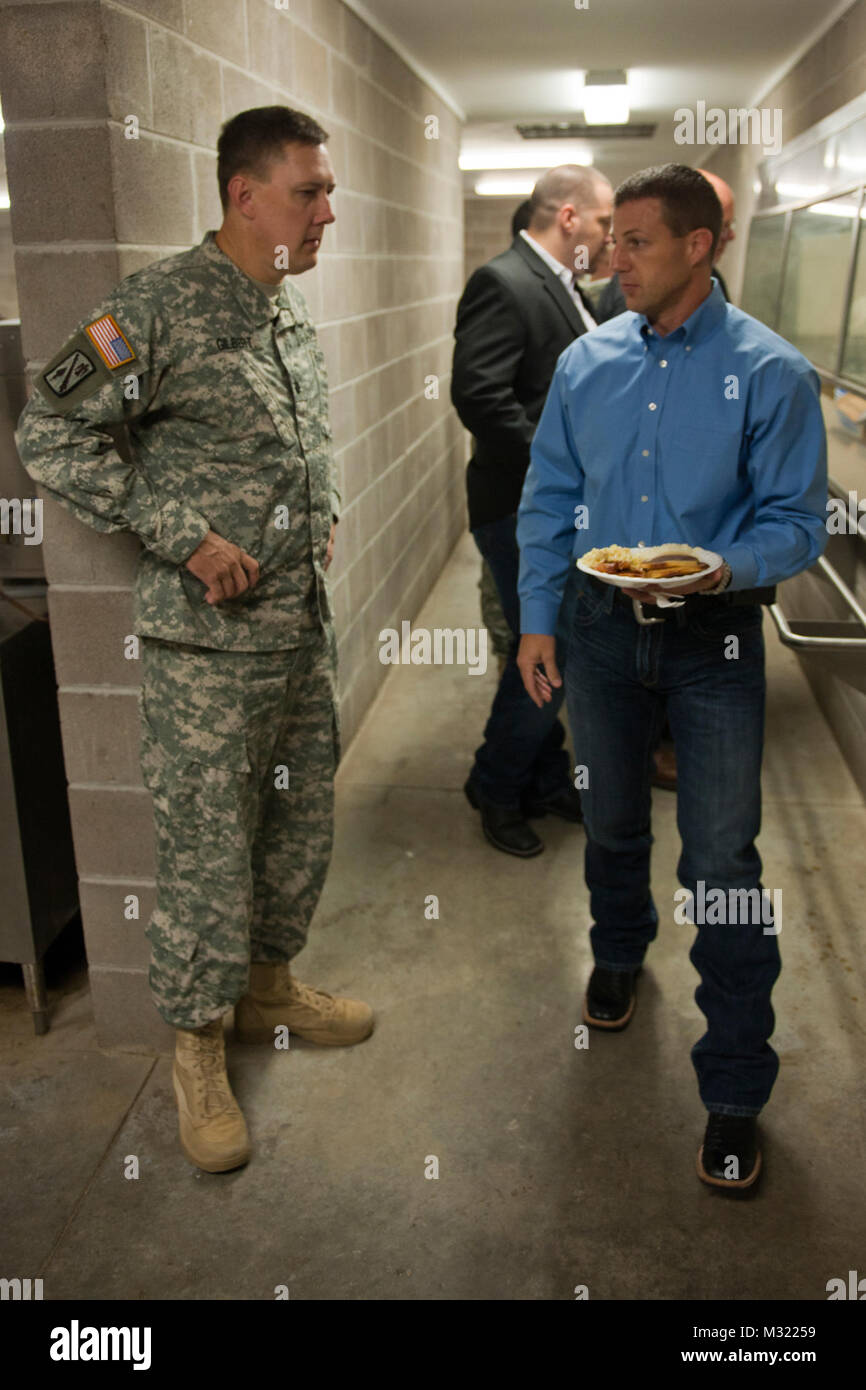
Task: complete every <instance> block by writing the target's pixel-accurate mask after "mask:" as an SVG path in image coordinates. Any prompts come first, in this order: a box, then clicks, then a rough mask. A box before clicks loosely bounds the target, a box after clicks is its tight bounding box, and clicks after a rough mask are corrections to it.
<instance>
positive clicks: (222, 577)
mask: <svg viewBox="0 0 866 1390" xmlns="http://www.w3.org/2000/svg"><path fill="white" fill-rule="evenodd" d="M186 567H187V569H188V570H190V571H191V572H192V573H193V574H194V575H195V577H196V579H200V580H201V581H202V583H203V584H206V585H207V593H206V594H205V598H206V600H207V602H208V603H222V601H223V599H227V598H236V597H237V595H238V594H242V593H244V591H245V590H246V589H252V588H253V587H254V585H255V584H257V583H258V578H259V562H258V560H254V559H253V557H252V555H248V554H247V552H246V551H245V550H241V548H240V546H237V545H232V543H231V541H227V540H225V539H224V538H223V537H222V536H219V535H217V533H216V531H208V533H207V535H206V536H205V538H204V540H203V541H202V542H201V544H200V545H199V546H198V547H197V548H196V549H195V550H194V551H193V553H192V554H191V555H190V557H189V559H188V560H187V562H186Z"/></svg>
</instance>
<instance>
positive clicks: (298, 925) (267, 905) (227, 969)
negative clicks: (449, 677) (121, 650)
mask: <svg viewBox="0 0 866 1390" xmlns="http://www.w3.org/2000/svg"><path fill="white" fill-rule="evenodd" d="M335 656H336V650H335V643H334V639H333V631H332V630H331V631H329V632H328V633H326V634H323V635H322V637H321V639H320V640H319V641H318V642H317V643H316V644H315V645H307V646H304V647H302V648H298V649H296V650H295V651H275V652H256V653H239V652H220V651H204V650H201V649H199V648H195V647H191V646H186V645H181V644H174V643H169V642H161V641H154V640H151V639H147V638H146V639H145V640H144V641H143V642H142V650H141V659H142V686H141V691H140V694H139V710H140V714H141V724H142V745H141V765H142V773H143V775H144V781H145V785H146V786H147V787H148V788H149V790H150V792H151V794H152V797H153V809H154V821H155V829H156V856H157V902H156V908H155V911H154V913H153V916H152V918H151V921H150V924H149V926H148V929H147V935H148V938H149V940H150V944H151V967H150V986H151V990H152V993H153V998H154V1002H155V1004H156V1007H157V1009H158V1010H159V1012H160V1014H161V1015H162V1017H163V1019H164V1020H165V1022H166V1023H167V1024H169V1025H170V1026H171V1027H173V1028H199V1027H202V1026H203V1025H204V1024H205V1023H208V1022H210V1020H211V1019H213V1018H218V1017H219V1016H220V1015H221V1014H223V1013H225V1012H226V1011H227V1010H228V1009H230V1008H231V1007H232V1006H233V1005H234V1004H235V1003H236V1001H237V1000H238V999H239V998H240V996H241V995H242V994H243V993H245V991H246V989H247V987H248V984H249V962H250V960H251V959H252V960H253V961H278V960H290V959H291V958H292V957H293V956H295V955H296V954H297V953H298V951H300V950H301V948H302V947H303V945H304V944H305V942H306V938H307V929H308V926H309V922H310V919H311V917H312V915H313V912H314V911H315V908H316V904H317V902H318V900H319V895H320V893H321V891H322V885H323V883H324V879H325V874H326V871H327V868H328V863H329V860H330V855H331V843H332V826H333V779H334V772H335V769H336V766H337V763H338V762H339V757H340V742H339V740H340V734H339V715H338V711H337V701H336V688H335V670H336V661H335ZM282 769H285V772H283V771H282ZM278 782H287V785H284V786H281V785H278V784H277V783H278Z"/></svg>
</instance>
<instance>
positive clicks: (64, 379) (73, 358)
mask: <svg viewBox="0 0 866 1390" xmlns="http://www.w3.org/2000/svg"><path fill="white" fill-rule="evenodd" d="M95 371H96V366H95V364H94V363H93V362H92V361H91V359H90V358H89V357H87V356H85V354H84V353H83V352H81V350H80V349H79V348H74V349H73V351H72V352H70V353H69V355H68V357H64V358H63V361H62V362H58V363H57V366H56V367H52V369H51V371H49V372H46V373H45V376H44V378H43V379H44V381H45V383H46V385H47V386H48V387H49V388H50V389H51V390H52V391H53V392H54V394H55V396H68V395H69V393H70V391H74V390H75V388H76V386H78V385H79V384H80V383H81V382H82V381H84V379H85V377H88V376H92V375H93V373H94V372H95Z"/></svg>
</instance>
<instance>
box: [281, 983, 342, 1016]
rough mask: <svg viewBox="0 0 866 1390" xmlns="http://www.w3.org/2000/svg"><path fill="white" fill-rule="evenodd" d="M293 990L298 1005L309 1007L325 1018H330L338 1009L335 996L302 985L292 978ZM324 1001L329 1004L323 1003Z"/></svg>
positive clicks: (322, 990)
mask: <svg viewBox="0 0 866 1390" xmlns="http://www.w3.org/2000/svg"><path fill="white" fill-rule="evenodd" d="M292 988H293V990H294V993H295V997H296V999H297V1000H298V1003H300V1004H306V1005H308V1007H309V1008H311V1009H314V1010H315V1012H316V1013H317V1014H321V1015H322V1016H323V1017H324V1018H330V1016H331V1014H332V1013H333V1012H334V1010H335V1008H336V1007H337V1001H336V999H335V998H334V996H333V994H328V992H327V990H324V989H313V987H312V986H311V985H305V984H302V983H301V981H300V980H296V979H295V978H294V977H292ZM323 1000H327V1001H328V1002H327V1003H323V1002H322V1001H323Z"/></svg>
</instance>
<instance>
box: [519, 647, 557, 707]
mask: <svg viewBox="0 0 866 1390" xmlns="http://www.w3.org/2000/svg"><path fill="white" fill-rule="evenodd" d="M517 665H518V668H519V670H520V674H521V676H522V677H523V684H524V685H525V686H526V693H527V694H528V696H529V698H530V700H531V701H532V703H533V704H535V705H538V708H539V709H541V707H542V705H548V704H550V701H551V700H552V699H553V687H554V686H556V687H557V689H558V688H559V686H561V685H562V677H561V676H560V674H559V671H558V670H557V666H556V638H554V637H550V636H548V635H547V633H544V632H525V633H524V634H523V636H522V637H521V639H520V649H519V651H518V653H517ZM539 667H543V668H544V669H543V670H539V669H538V668H539Z"/></svg>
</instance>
